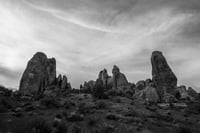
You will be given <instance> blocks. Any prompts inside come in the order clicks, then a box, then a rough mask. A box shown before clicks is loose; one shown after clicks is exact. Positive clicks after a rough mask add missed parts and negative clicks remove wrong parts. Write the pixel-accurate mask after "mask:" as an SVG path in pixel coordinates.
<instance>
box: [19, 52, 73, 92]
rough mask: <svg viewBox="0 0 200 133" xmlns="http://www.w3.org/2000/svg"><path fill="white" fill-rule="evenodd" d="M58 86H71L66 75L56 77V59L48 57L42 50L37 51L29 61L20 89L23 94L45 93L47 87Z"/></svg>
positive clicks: (62, 87)
mask: <svg viewBox="0 0 200 133" xmlns="http://www.w3.org/2000/svg"><path fill="white" fill-rule="evenodd" d="M56 85H57V86H58V87H60V88H61V89H66V88H70V84H69V83H68V81H67V77H66V76H63V78H62V76H61V75H59V76H58V78H56V60H55V58H51V59H49V58H47V56H46V55H45V54H44V53H42V52H37V53H36V54H35V55H34V56H33V57H32V58H31V59H30V61H29V62H28V65H27V67H26V69H25V71H24V73H23V75H22V78H21V81H20V87H19V90H20V92H21V93H22V94H38V93H43V92H44V91H45V90H46V89H47V88H52V86H56Z"/></svg>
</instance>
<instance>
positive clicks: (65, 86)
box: [61, 75, 68, 90]
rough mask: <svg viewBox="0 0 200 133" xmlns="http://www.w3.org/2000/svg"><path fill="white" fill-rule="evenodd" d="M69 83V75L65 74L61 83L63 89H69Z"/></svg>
mask: <svg viewBox="0 0 200 133" xmlns="http://www.w3.org/2000/svg"><path fill="white" fill-rule="evenodd" d="M67 83H68V80H67V77H66V76H65V75H64V76H63V78H62V83H61V89H63V90H64V89H67V86H68V85H67Z"/></svg>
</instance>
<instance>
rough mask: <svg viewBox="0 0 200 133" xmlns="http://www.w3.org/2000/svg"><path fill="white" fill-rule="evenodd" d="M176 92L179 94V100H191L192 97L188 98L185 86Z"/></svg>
mask: <svg viewBox="0 0 200 133" xmlns="http://www.w3.org/2000/svg"><path fill="white" fill-rule="evenodd" d="M178 92H179V93H180V99H190V100H193V98H192V96H190V95H189V94H188V92H187V90H186V86H184V85H181V86H179V87H178Z"/></svg>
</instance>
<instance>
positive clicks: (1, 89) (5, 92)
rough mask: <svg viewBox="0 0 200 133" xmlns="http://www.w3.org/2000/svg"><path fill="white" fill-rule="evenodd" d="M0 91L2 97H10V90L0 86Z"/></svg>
mask: <svg viewBox="0 0 200 133" xmlns="http://www.w3.org/2000/svg"><path fill="white" fill-rule="evenodd" d="M0 91H1V92H3V95H4V96H7V97H9V96H11V95H12V90H9V89H7V88H5V87H3V86H0Z"/></svg>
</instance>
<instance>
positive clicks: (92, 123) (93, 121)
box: [87, 116, 98, 127]
mask: <svg viewBox="0 0 200 133" xmlns="http://www.w3.org/2000/svg"><path fill="white" fill-rule="evenodd" d="M97 121H98V120H97V118H96V117H95V116H90V117H89V118H88V121H87V125H88V126H89V127H94V126H95V125H96V124H97Z"/></svg>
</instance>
